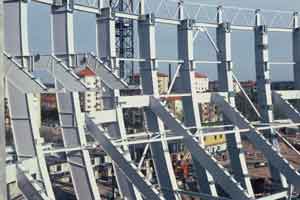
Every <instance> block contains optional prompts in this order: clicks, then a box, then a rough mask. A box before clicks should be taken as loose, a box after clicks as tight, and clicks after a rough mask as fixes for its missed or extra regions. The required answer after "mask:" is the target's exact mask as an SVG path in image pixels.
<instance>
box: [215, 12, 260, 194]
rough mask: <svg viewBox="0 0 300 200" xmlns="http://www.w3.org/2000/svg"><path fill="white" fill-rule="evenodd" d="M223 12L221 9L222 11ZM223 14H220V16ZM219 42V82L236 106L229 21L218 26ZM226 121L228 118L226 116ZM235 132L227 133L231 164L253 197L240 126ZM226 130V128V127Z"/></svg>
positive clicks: (237, 177)
mask: <svg viewBox="0 0 300 200" xmlns="http://www.w3.org/2000/svg"><path fill="white" fill-rule="evenodd" d="M220 12H221V11H220ZM220 15H221V14H219V18H221V17H220ZM216 31H217V33H216V34H217V44H218V48H219V49H220V51H219V52H217V58H218V60H220V61H221V63H220V64H218V81H219V82H218V83H219V88H218V89H219V90H220V91H221V92H226V91H227V92H228V102H229V103H230V105H231V106H233V107H235V97H234V85H233V84H234V81H233V73H232V68H233V64H232V58H231V54H232V52H231V27H230V24H229V23H221V24H219V27H218V28H217V30H216ZM224 121H225V123H226V122H228V119H227V118H226V117H225V119H224ZM234 129H236V132H235V134H230V135H226V142H227V150H228V153H229V158H230V164H231V168H232V170H233V174H234V176H235V178H236V179H237V180H238V181H239V182H240V183H241V184H242V185H243V187H244V188H245V189H246V190H247V191H248V194H249V195H250V196H251V197H254V192H253V189H252V185H251V181H250V177H249V173H248V169H247V165H246V159H245V155H244V152H243V150H242V149H243V145H242V138H241V135H240V133H239V130H238V127H235V128H234ZM225 130H226V128H225Z"/></svg>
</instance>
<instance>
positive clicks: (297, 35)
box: [293, 13, 300, 90]
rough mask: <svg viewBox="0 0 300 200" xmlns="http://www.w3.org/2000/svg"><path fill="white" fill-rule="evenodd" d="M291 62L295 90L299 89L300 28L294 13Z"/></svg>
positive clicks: (296, 15) (297, 15)
mask: <svg viewBox="0 0 300 200" xmlns="http://www.w3.org/2000/svg"><path fill="white" fill-rule="evenodd" d="M293 28H294V30H293V60H294V62H295V64H294V86H295V90H299V89H300V79H299V77H300V46H299V44H300V27H299V13H294V16H293Z"/></svg>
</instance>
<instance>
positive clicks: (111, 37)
mask: <svg viewBox="0 0 300 200" xmlns="http://www.w3.org/2000/svg"><path fill="white" fill-rule="evenodd" d="M96 17H97V23H96V26H97V27H96V28H97V38H96V39H97V55H98V57H99V58H100V59H101V60H103V61H105V62H107V63H108V66H110V68H111V69H112V71H113V72H114V73H115V74H117V75H118V62H117V50H116V49H117V48H116V20H115V16H114V14H113V12H112V10H111V8H103V9H101V14H100V15H97V16H96Z"/></svg>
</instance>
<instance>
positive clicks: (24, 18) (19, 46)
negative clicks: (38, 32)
mask: <svg viewBox="0 0 300 200" xmlns="http://www.w3.org/2000/svg"><path fill="white" fill-rule="evenodd" d="M4 10H5V13H4V14H5V21H4V27H5V28H4V31H5V33H4V34H5V42H4V43H5V51H6V52H7V53H9V54H10V55H12V56H23V58H22V59H21V60H20V63H21V64H22V66H23V67H28V65H29V59H28V56H29V47H28V27H27V22H28V14H27V12H28V3H27V2H26V1H21V0H17V1H13V0H12V1H5V2H4ZM26 57H27V58H26Z"/></svg>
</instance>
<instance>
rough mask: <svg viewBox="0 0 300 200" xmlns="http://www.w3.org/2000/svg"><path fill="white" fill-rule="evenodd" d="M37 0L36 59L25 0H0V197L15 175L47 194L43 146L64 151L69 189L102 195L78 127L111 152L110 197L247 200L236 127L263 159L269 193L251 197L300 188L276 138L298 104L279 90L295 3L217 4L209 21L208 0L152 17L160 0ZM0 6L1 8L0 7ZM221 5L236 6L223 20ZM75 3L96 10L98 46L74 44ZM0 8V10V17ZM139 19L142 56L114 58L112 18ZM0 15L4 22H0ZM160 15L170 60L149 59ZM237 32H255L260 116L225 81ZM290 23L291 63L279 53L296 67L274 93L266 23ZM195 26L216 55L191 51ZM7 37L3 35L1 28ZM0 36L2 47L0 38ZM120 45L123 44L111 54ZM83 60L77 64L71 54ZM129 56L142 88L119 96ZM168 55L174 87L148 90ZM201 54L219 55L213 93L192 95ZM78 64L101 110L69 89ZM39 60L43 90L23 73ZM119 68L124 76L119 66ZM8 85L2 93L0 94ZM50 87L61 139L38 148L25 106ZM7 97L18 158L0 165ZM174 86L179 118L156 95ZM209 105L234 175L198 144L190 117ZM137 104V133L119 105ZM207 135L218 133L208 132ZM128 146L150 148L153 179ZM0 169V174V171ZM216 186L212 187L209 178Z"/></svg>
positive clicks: (28, 189)
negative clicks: (177, 147) (43, 13)
mask: <svg viewBox="0 0 300 200" xmlns="http://www.w3.org/2000/svg"><path fill="white" fill-rule="evenodd" d="M35 2H37V3H42V4H46V5H49V6H50V7H51V13H48V14H49V15H50V16H51V32H52V34H51V35H52V37H51V40H52V41H51V43H52V49H51V53H50V55H42V56H41V57H39V58H36V56H34V55H31V53H30V50H29V42H28V34H29V31H30V30H28V27H27V22H28V4H29V3H30V2H27V1H22V0H6V1H4V2H2V1H1V3H0V9H1V10H0V18H1V21H0V25H1V29H0V31H1V34H0V39H1V40H2V39H3V40H4V42H3V43H0V50H1V51H3V56H1V59H0V65H1V82H0V95H1V98H2V101H1V103H0V105H1V107H2V110H1V117H0V120H1V132H2V134H1V136H0V141H1V143H0V156H1V160H0V198H1V199H3V200H5V199H8V198H9V195H7V190H6V184H9V183H12V182H17V184H18V187H19V189H20V190H21V192H22V193H23V195H24V196H25V197H26V198H27V199H43V200H46V199H48V200H50V199H51V200H55V199H57V197H55V193H54V191H53V186H52V183H51V179H50V175H49V173H48V169H47V163H46V159H45V158H46V156H47V154H48V153H49V152H51V151H53V152H55V151H60V152H65V153H66V157H67V162H68V164H69V165H70V174H71V178H72V183H73V186H74V192H75V195H76V197H77V199H81V200H83V199H84V200H86V199H88V200H89V199H90V200H96V199H97V200H99V199H101V197H100V194H99V190H98V187H97V183H96V180H95V177H94V174H93V171H92V164H91V160H90V155H89V151H88V149H90V148H91V147H89V146H88V143H87V140H86V134H90V135H92V136H93V137H94V138H95V140H96V141H97V142H98V143H99V144H100V145H101V147H102V148H103V149H104V150H105V151H106V153H107V154H108V155H109V156H110V157H111V158H112V160H113V166H114V170H115V172H116V179H117V184H118V188H119V191H120V195H121V197H122V198H124V199H140V200H141V199H149V200H154V199H167V200H173V199H176V200H180V199H181V198H182V197H181V194H185V195H191V196H198V197H201V199H234V200H250V199H257V198H256V197H255V194H254V192H253V189H252V186H251V183H250V177H249V174H248V168H247V165H246V161H245V155H244V152H243V146H242V143H241V134H244V135H245V137H247V139H248V140H249V141H250V142H251V143H253V144H254V145H255V146H256V148H257V149H258V150H260V151H261V152H262V153H263V154H264V155H265V157H266V158H267V160H268V161H269V164H270V169H271V172H272V173H271V174H272V178H273V182H274V183H275V185H276V188H275V189H276V191H275V192H274V193H273V194H271V195H269V196H265V197H261V198H258V199H264V200H267V199H270V200H271V199H272V200H273V199H282V198H288V197H289V195H290V193H291V192H290V188H292V187H291V186H293V188H295V189H297V190H300V173H299V172H298V171H297V169H295V168H294V167H293V166H291V165H290V164H289V163H288V161H287V160H285V159H284V158H283V157H282V156H281V154H280V149H279V147H278V141H277V140H278V136H279V135H278V133H277V131H276V130H277V129H278V128H281V127H289V126H299V125H300V113H299V112H298V111H297V109H296V108H295V107H293V106H292V105H291V104H290V103H289V102H288V100H291V99H299V98H300V91H299V76H298V73H299V59H300V55H299V44H298V43H299V37H300V34H299V24H298V13H293V12H282V11H263V10H251V9H241V8H234V7H227V8H226V7H217V8H216V16H217V19H214V20H216V21H212V20H211V19H206V20H204V19H203V20H202V21H199V19H198V17H199V16H200V15H201V10H203V9H211V8H212V6H209V5H201V4H194V3H191V5H192V6H193V7H194V8H197V12H196V14H195V16H194V19H196V20H194V19H193V18H192V17H191V16H187V15H186V14H185V12H184V11H185V9H187V7H188V6H189V3H186V7H185V4H183V2H182V1H180V2H179V3H178V4H177V3H176V4H175V2H171V3H172V5H174V4H175V5H176V6H175V11H174V13H171V12H170V10H169V11H168V12H167V13H168V16H162V17H160V15H159V11H160V10H161V9H162V8H168V9H169V7H168V5H167V3H170V1H168V0H161V1H159V4H158V5H157V8H156V9H155V15H153V14H152V13H151V12H148V11H147V6H146V5H147V3H149V2H150V1H149V2H148V1H145V0H139V1H138V2H135V1H134V2H133V4H132V12H130V13H126V12H118V11H113V10H112V8H110V7H106V6H107V5H110V4H109V3H107V2H105V1H101V0H100V1H97V2H90V1H87V2H83V1H80V2H77V1H73V0H66V1H52V0H35ZM2 6H3V7H2ZM228 10H231V11H232V10H236V11H237V12H236V13H235V15H234V17H233V18H232V19H228V18H227V19H226V12H228ZM74 11H80V12H88V13H91V14H94V15H95V16H96V17H95V20H96V26H97V27H96V29H97V38H95V40H96V41H97V54H96V55H95V54H92V53H85V54H79V53H77V52H75V48H74V31H73V24H74ZM241 11H246V12H250V13H252V14H253V16H252V18H251V19H250V21H252V23H249V21H248V22H247V23H243V22H242V21H237V19H238V16H240V15H242V13H241ZM3 13H4V15H3ZM264 13H275V14H276V15H287V16H288V20H287V21H286V23H285V24H283V25H282V24H276V18H275V19H274V18H273V19H272V21H271V23H270V24H264V23H265V22H264V20H262V19H263V16H264ZM120 19H124V20H132V21H136V22H137V24H138V25H137V29H138V39H139V50H140V53H139V54H140V58H132V57H119V56H118V54H117V46H116V27H117V26H116V23H118V20H120ZM2 21H3V23H2ZM158 23H162V24H169V25H173V26H176V27H177V38H178V41H177V42H178V59H177V60H162V59H159V58H157V55H156V47H155V40H156V38H155V30H156V28H157V27H156V25H157V24H158ZM208 28H214V29H216V33H217V37H216V41H214V40H213V38H212V37H211V36H210V33H209V31H208ZM235 30H242V31H251V32H253V34H254V35H255V59H256V79H257V80H256V81H257V91H258V96H259V98H258V103H259V109H258V112H259V113H258V115H259V116H260V117H261V118H260V120H261V121H260V122H261V124H264V125H266V124H267V125H266V126H259V125H261V124H257V123H253V122H250V121H249V120H248V119H246V118H245V117H244V116H243V115H242V114H241V112H240V111H239V110H238V109H237V108H236V106H235V100H234V95H235V93H234V90H233V83H234V80H235V81H237V82H238V80H236V78H235V76H234V74H233V72H232V68H233V61H232V57H231V33H232V32H233V31H235ZM270 31H273V32H290V33H292V34H293V61H291V62H288V63H286V62H285V63H284V64H290V65H293V66H294V75H295V81H294V82H295V88H296V90H293V91H272V90H271V87H270V83H271V81H270V66H271V65H272V64H276V63H272V62H270V61H269V58H268V47H269V46H268V32H270ZM199 32H204V33H205V34H206V35H207V36H208V38H209V40H210V42H211V44H212V45H213V47H214V48H215V50H216V52H217V60H216V61H200V60H195V59H194V45H193V44H194V39H195V37H197V35H198V33H199ZM3 35H5V37H3ZM2 44H4V47H3V46H2ZM120 55H122V54H120ZM82 60H84V63H81V62H79V61H82ZM125 61H130V62H136V63H138V65H139V71H140V75H141V80H142V81H141V86H142V87H141V88H142V95H139V96H122V95H120V90H128V89H130V88H129V86H128V84H127V83H126V82H125V81H123V80H122V79H121V78H120V71H119V69H120V67H119V66H120V63H122V62H125ZM164 62H167V63H170V62H172V63H176V64H178V65H177V69H176V74H175V76H174V77H176V76H177V75H180V77H181V79H180V81H182V84H181V86H182V87H181V88H180V91H176V92H171V91H173V90H172V86H173V85H174V82H175V81H176V80H175V78H174V80H172V81H171V84H170V88H169V90H168V93H167V94H164V95H161V94H159V92H158V81H157V80H158V68H159V64H160V63H164ZM201 63H208V64H209V63H216V64H218V66H217V67H218V80H219V85H220V87H219V91H218V92H203V93H197V92H196V90H195V86H194V82H195V80H194V77H195V76H194V74H195V72H196V65H198V64H201ZM81 65H87V66H89V67H90V69H91V70H93V71H94V72H95V73H96V74H97V76H99V77H100V78H101V81H102V82H103V85H102V87H104V88H105V90H103V88H97V89H95V90H97V91H101V94H102V97H103V104H104V106H103V107H104V109H103V110H102V111H98V112H92V113H82V112H81V110H80V103H79V94H78V92H85V91H91V90H92V89H91V88H89V87H88V85H86V84H85V83H83V82H82V81H81V80H80V78H79V77H78V76H77V75H76V73H75V72H74V71H75V70H76V68H79V67H80V66H81ZM37 69H39V70H43V71H45V72H47V73H48V74H50V75H51V77H52V78H53V79H54V81H55V88H48V87H47V86H45V83H43V82H42V81H41V80H39V79H37V78H36V77H35V76H34V75H33V72H34V71H35V70H37ZM121 75H122V74H121ZM5 91H6V92H5ZM40 93H55V94H56V98H57V102H58V112H59V121H60V129H61V130H62V135H63V145H64V148H61V149H59V150H58V149H52V150H47V152H46V151H45V150H43V140H42V137H41V135H40V133H39V127H38V124H36V123H35V122H36V118H37V115H38V114H37V113H36V111H35V109H34V94H40ZM4 96H6V97H7V98H8V102H9V108H10V109H9V110H10V116H11V122H12V130H13V136H14V146H15V151H16V155H17V162H16V163H13V164H7V165H6V164H5V157H6V155H5V137H4V134H3V133H4V123H3V121H4V119H3V113H4V112H3V98H4ZM170 96H181V97H182V99H183V109H184V122H181V121H178V120H177V119H176V118H175V117H174V115H173V114H171V113H170V112H169V110H168V109H167V108H166V105H165V102H163V101H162V100H161V98H165V97H170ZM207 102H212V103H215V104H216V105H217V106H218V107H219V108H220V110H221V111H222V113H223V114H224V116H225V122H226V123H230V124H231V125H232V128H231V129H228V130H225V131H224V133H225V134H226V137H227V143H228V152H229V154H230V167H231V169H232V172H233V173H232V174H230V173H229V172H228V171H227V169H225V168H224V167H223V166H222V165H220V164H219V163H218V161H217V160H216V159H215V158H214V157H213V156H212V155H211V154H210V153H208V152H207V151H206V149H205V146H204V143H203V135H204V133H203V128H202V127H201V119H200V115H199V109H198V105H199V103H207ZM274 106H276V107H277V108H278V109H280V110H281V111H282V112H283V113H284V114H285V115H286V117H287V118H288V119H290V120H291V121H292V122H290V123H283V124H280V125H278V124H276V120H275V119H274V116H273V107H274ZM125 108H144V111H145V116H146V121H147V127H146V129H147V131H146V132H145V133H138V134H133V135H130V134H127V133H126V129H125V124H124V116H123V109H125ZM205 134H208V135H218V134H220V133H219V132H214V131H213V127H212V129H211V131H209V132H207V133H205ZM173 140H181V141H182V142H183V143H184V144H185V146H186V147H187V148H188V150H189V152H190V153H191V156H192V159H193V165H194V167H195V175H196V177H197V182H198V185H199V189H200V190H199V192H192V191H183V190H181V189H179V187H178V185H177V181H176V177H175V174H174V171H173V167H172V163H171V158H170V153H169V150H168V142H169V141H173ZM133 144H146V147H145V151H147V148H149V149H150V151H151V155H152V159H153V163H154V168H155V174H156V179H157V183H158V185H153V184H152V183H150V182H149V180H147V179H145V177H144V175H143V173H141V171H140V168H139V166H137V165H136V164H135V163H134V162H133V161H132V158H131V155H130V152H129V147H130V145H133ZM5 172H7V173H8V174H6V173H5ZM217 186H219V187H221V188H222V190H223V191H224V192H225V193H226V195H225V196H219V195H220V193H219V192H218V190H219V189H218V187H217Z"/></svg>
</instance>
